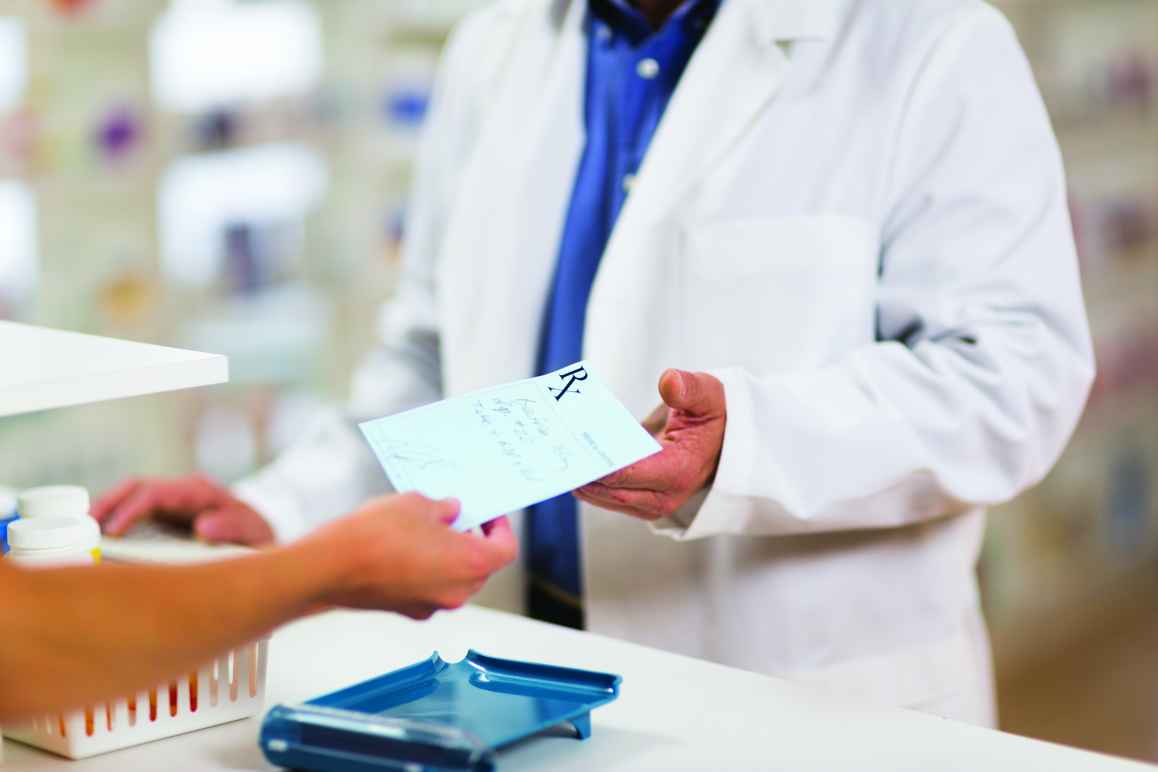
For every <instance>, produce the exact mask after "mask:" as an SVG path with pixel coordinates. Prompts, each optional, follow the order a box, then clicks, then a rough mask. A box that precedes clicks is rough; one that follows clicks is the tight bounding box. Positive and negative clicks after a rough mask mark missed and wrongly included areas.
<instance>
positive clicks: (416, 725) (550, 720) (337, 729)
mask: <svg viewBox="0 0 1158 772" xmlns="http://www.w3.org/2000/svg"><path fill="white" fill-rule="evenodd" d="M621 681H622V679H621V678H620V677H619V676H617V675H611V674H608V673H594V672H590V671H586V670H573V669H570V668H561V667H553V666H550V665H537V664H532V663H529V662H517V661H514V660H505V659H496V658H494V657H488V656H485V655H483V654H479V653H478V652H476V651H471V652H469V653H467V655H466V658H465V659H463V660H462V661H461V662H457V663H454V664H450V663H447V662H445V661H444V660H443V659H442V658H441V657H439V656H438V654H437V653H435V654H434V655H432V656H431V658H430V659H428V660H426V661H424V662H419V663H418V664H415V665H411V666H410V667H407V668H403V669H402V670H397V671H395V672H393V673H387V674H385V675H382V676H379V677H378V678H373V679H371V680H369V681H364V682H362V683H360V684H357V685H355V686H351V687H349V688H346V689H342V690H341V691H337V692H333V693H331V694H327V695H325V696H323V697H318V698H317V699H314V700H310V701H309V702H307V703H305V704H303V705H296V706H286V705H278V706H277V707H275V708H273V709H272V710H270V711H269V713H267V714H266V717H265V720H264V722H263V723H262V727H261V748H262V751H263V752H264V753H265V756H266V758H267V759H269V761H270V762H271V763H273V764H278V765H280V766H284V767H291V768H293V769H303V770H314V771H315V772H378V771H379V770H384V769H394V770H403V769H404V770H408V771H410V770H414V771H417V770H479V771H480V772H485V771H488V770H493V769H494V768H495V752H496V751H497V750H498V749H500V748H502V747H503V746H506V745H509V744H511V743H513V742H516V741H518V740H522V739H524V738H527V737H530V736H532V735H535V734H538V733H539V732H542V731H543V730H546V729H550V728H551V727H554V726H556V725H558V724H562V723H570V724H571V725H572V726H573V727H574V728H575V733H576V735H577V737H578V738H579V739H580V740H585V739H587V738H588V737H590V735H591V710H592V709H593V708H597V707H599V706H600V705H605V704H607V703H609V702H612V701H613V700H615V699H616V697H618V696H619V685H620V683H621Z"/></svg>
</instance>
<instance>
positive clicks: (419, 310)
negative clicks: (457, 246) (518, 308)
mask: <svg viewBox="0 0 1158 772" xmlns="http://www.w3.org/2000/svg"><path fill="white" fill-rule="evenodd" d="M485 21H486V20H485V19H482V18H480V17H479V16H478V15H476V16H475V17H472V18H471V19H468V20H467V21H466V22H464V24H463V25H461V26H460V27H459V29H458V30H457V31H456V33H455V35H454V36H453V37H452V39H451V41H450V43H449V45H448V47H447V50H446V53H445V54H444V57H443V61H442V64H441V66H440V72H439V75H438V77H437V80H436V83H435V88H434V94H433V101H432V105H431V110H430V113H429V115H428V118H427V123H426V128H425V132H424V138H423V141H422V143H421V146H420V150H419V155H418V159H417V163H416V171H415V178H414V187H413V189H412V194H411V200H410V208H409V212H408V217H407V227H406V241H405V244H404V248H403V259H402V263H403V264H402V269H401V273H400V277H399V285H398V288H397V292H396V294H395V296H394V298H393V299H392V300H391V301H390V302H389V303H388V304H386V305H385V306H384V307H383V309H382V313H381V316H380V321H379V329H378V334H379V339H380V342H379V345H378V346H377V347H376V349H375V350H374V351H373V352H371V353H370V354H369V355H368V356H367V357H366V358H365V359H364V360H363V361H362V362H361V364H360V365H359V367H358V368H357V370H356V372H355V374H354V378H353V383H352V395H351V400H350V403H349V404H348V405H347V406H346V408H345V409H342V410H337V409H335V410H331V411H329V412H327V413H326V414H325V415H323V416H322V417H321V418H319V420H318V421H317V422H316V423H315V425H313V426H312V427H309V428H308V429H306V430H305V431H304V432H303V434H302V436H301V438H300V439H299V441H297V442H296V443H295V444H294V445H292V446H291V447H290V448H289V449H287V450H286V451H285V452H284V453H283V454H282V455H281V456H280V457H278V458H277V459H276V460H274V461H273V462H272V463H271V464H270V465H269V466H267V467H265V468H264V469H262V470H260V471H259V472H258V473H257V474H255V475H253V476H252V477H250V478H248V479H245V480H242V481H241V482H239V483H238V484H237V485H236V486H235V487H234V493H235V494H236V495H237V496H238V497H239V498H240V499H242V500H243V501H245V502H246V503H248V504H249V505H250V506H252V507H254V508H255V509H256V510H257V511H258V512H260V513H261V514H262V515H263V516H264V517H265V518H266V519H267V521H269V523H270V524H271V526H272V527H273V530H274V532H275V534H276V536H277V538H278V540H279V541H287V540H290V539H293V538H296V537H298V536H300V535H302V534H303V533H305V532H307V531H308V530H310V529H311V528H313V527H314V526H316V525H319V524H321V523H323V522H326V521H328V520H330V519H332V518H334V517H336V516H339V515H342V514H345V513H347V512H350V511H352V510H353V509H355V508H357V507H358V506H359V505H360V504H361V503H363V502H364V501H365V500H366V499H368V498H370V497H372V496H375V495H380V494H382V493H387V492H389V490H390V487H389V483H388V482H387V480H386V477H385V475H384V473H383V472H382V469H381V467H380V466H378V464H377V462H376V461H375V459H374V457H373V454H372V453H371V452H370V449H369V447H368V446H367V444H366V442H365V441H364V440H363V438H362V436H361V433H360V432H359V430H358V428H357V423H358V422H359V421H362V420H367V419H370V418H376V417H379V416H383V415H389V414H392V413H396V412H399V411H402V410H406V409H409V408H413V407H418V406H420V405H423V404H426V403H429V402H432V401H434V400H437V399H438V398H439V397H440V395H441V388H442V386H441V367H440V359H439V335H438V325H437V320H436V298H435V287H434V273H435V260H436V258H437V255H438V252H439V248H440V239H441V234H442V233H443V231H444V227H443V226H444V222H443V220H444V219H445V216H446V212H447V211H448V210H449V202H450V200H451V197H452V195H453V191H454V189H455V180H456V176H457V173H458V170H459V169H460V168H461V166H462V163H461V161H462V160H463V157H464V153H465V152H466V151H467V143H468V142H469V139H470V137H471V135H472V130H471V125H472V115H471V111H472V99H473V89H472V88H470V83H471V79H472V73H473V72H474V71H475V70H476V69H477V68H475V67H472V65H471V62H472V61H474V60H477V58H478V56H477V52H476V51H475V49H476V48H477V47H478V37H479V35H478V28H479V27H480V25H482V24H485Z"/></svg>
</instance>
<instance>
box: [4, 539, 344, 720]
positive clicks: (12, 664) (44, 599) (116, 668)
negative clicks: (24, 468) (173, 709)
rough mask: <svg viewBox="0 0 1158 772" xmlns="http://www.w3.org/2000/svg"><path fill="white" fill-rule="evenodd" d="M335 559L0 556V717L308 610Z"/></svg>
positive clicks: (213, 649) (174, 665)
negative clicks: (29, 562)
mask: <svg viewBox="0 0 1158 772" xmlns="http://www.w3.org/2000/svg"><path fill="white" fill-rule="evenodd" d="M331 565H332V563H331V562H330V561H328V560H326V559H324V557H323V558H322V559H318V557H317V556H313V555H308V554H307V551H306V549H305V548H303V547H290V548H286V549H280V550H273V551H270V552H266V553H261V554H257V555H253V556H250V557H245V558H240V559H236V560H230V561H223V562H219V563H213V564H206V565H200V566H181V567H169V566H99V567H94V568H68V569H59V570H47V571H45V570H41V571H35V572H33V571H24V570H19V569H16V568H12V567H9V566H4V565H0V586H3V587H4V588H5V607H6V608H5V613H4V614H3V615H0V641H2V643H0V719H13V718H18V717H21V716H27V715H33V714H36V713H39V712H45V711H51V710H57V709H60V708H61V707H62V706H72V707H80V706H81V705H83V704H88V703H91V702H94V701H98V700H103V699H108V698H110V697H112V696H116V695H121V694H129V693H132V692H133V691H134V690H138V689H143V688H148V687H150V686H153V685H155V684H157V683H160V682H162V681H164V680H165V679H168V678H171V677H173V676H174V675H176V674H179V673H183V672H188V671H190V670H192V669H194V668H196V667H198V666H200V665H203V664H204V663H206V662H208V661H210V660H211V659H212V658H213V657H214V656H216V655H218V654H220V653H221V652H223V651H226V650H228V649H230V648H232V647H234V646H237V645H240V644H242V643H245V642H247V641H250V640H253V639H255V638H258V637H260V636H262V635H265V634H267V633H268V632H270V631H271V630H273V628H275V627H277V626H278V625H279V624H282V623H284V622H286V621H289V620H290V619H293V618H295V617H298V616H301V615H303V614H306V613H309V612H310V611H311V610H312V609H314V608H316V607H317V606H318V605H319V603H320V601H321V598H322V594H323V591H324V590H325V588H326V587H327V586H328V585H329V583H330V582H331V580H332V578H333V577H332V576H331V575H330V574H331V573H332V569H331Z"/></svg>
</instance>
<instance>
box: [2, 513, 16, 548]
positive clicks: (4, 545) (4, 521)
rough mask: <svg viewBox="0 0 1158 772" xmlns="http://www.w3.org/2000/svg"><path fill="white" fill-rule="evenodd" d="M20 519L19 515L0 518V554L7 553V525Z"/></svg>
mask: <svg viewBox="0 0 1158 772" xmlns="http://www.w3.org/2000/svg"><path fill="white" fill-rule="evenodd" d="M19 519H20V515H12V516H11V517H4V518H0V554H3V555H7V554H8V526H10V525H12V524H13V523H15V522H16V521H17V520H19Z"/></svg>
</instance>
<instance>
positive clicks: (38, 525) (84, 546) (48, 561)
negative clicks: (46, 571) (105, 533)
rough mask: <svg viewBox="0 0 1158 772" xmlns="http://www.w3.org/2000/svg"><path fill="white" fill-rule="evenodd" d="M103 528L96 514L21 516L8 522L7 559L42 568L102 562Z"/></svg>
mask: <svg viewBox="0 0 1158 772" xmlns="http://www.w3.org/2000/svg"><path fill="white" fill-rule="evenodd" d="M100 542H101V529H100V526H98V525H97V523H96V521H95V520H93V519H92V518H83V519H82V518H76V517H33V518H29V517H21V518H20V519H19V520H17V521H16V522H15V523H12V524H11V525H9V526H8V548H9V549H8V555H7V556H6V557H5V559H6V560H11V561H13V562H14V563H19V564H21V565H25V566H34V567H40V568H46V567H53V566H85V565H92V564H94V563H99V562H100Z"/></svg>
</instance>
